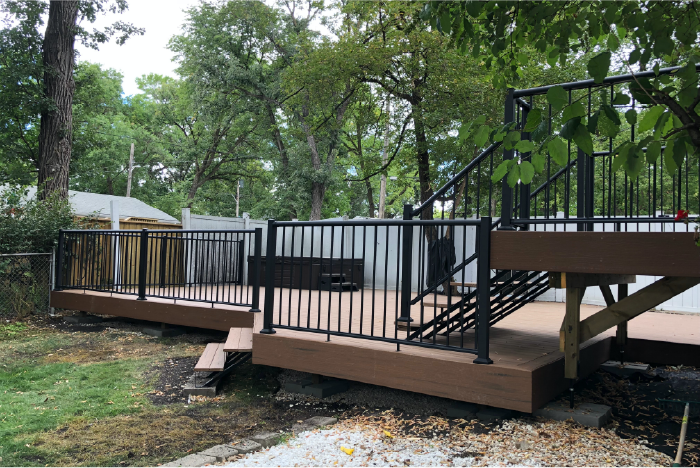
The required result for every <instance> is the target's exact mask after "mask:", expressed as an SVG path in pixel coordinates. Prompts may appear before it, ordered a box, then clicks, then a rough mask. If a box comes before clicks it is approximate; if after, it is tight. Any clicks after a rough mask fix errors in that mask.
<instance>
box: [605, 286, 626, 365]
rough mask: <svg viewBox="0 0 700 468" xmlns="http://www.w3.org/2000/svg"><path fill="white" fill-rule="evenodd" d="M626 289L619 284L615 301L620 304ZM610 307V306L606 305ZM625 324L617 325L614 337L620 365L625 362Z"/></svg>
mask: <svg viewBox="0 0 700 468" xmlns="http://www.w3.org/2000/svg"><path fill="white" fill-rule="evenodd" d="M628 292H629V291H628V289H627V285H626V284H621V285H619V286H618V287H617V301H618V302H620V301H621V300H623V299H624V298H626V297H627V294H628ZM608 307H610V304H608ZM627 323H629V321H628V320H625V321H624V322H621V323H619V324H617V333H616V335H615V343H616V344H617V348H618V350H619V351H620V363H624V362H625V345H627Z"/></svg>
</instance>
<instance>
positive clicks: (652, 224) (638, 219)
mask: <svg viewBox="0 0 700 468" xmlns="http://www.w3.org/2000/svg"><path fill="white" fill-rule="evenodd" d="M677 70H678V67H674V68H667V69H662V70H659V72H658V75H659V76H660V75H664V74H672V73H675V72H676V71H677ZM699 70H700V67H699ZM654 76H656V75H655V74H654V73H653V72H645V73H642V74H637V76H636V78H637V79H639V78H640V77H642V78H643V77H654ZM634 80H635V77H634V76H632V75H621V76H613V77H609V78H606V79H605V80H604V81H603V83H601V84H596V83H594V82H593V81H592V80H585V81H580V82H573V83H564V84H561V85H559V86H562V87H563V88H564V89H565V91H566V92H567V93H568V96H569V102H574V101H579V102H581V103H583V104H584V107H585V108H586V115H585V116H584V117H585V118H590V117H591V115H592V113H593V110H594V108H595V107H598V106H600V105H601V103H605V104H609V105H610V106H612V107H613V108H615V109H616V110H618V111H622V112H623V113H624V112H625V111H627V110H630V109H634V110H636V111H638V112H641V111H642V110H643V109H644V108H645V107H646V106H643V105H639V103H637V102H635V100H634V99H631V100H630V102H629V103H628V104H613V102H614V101H615V98H616V97H617V96H618V95H619V94H625V95H629V94H630V93H629V85H630V84H631V83H633V82H634ZM553 86H557V85H552V86H543V87H539V88H531V89H522V90H510V91H509V93H508V95H507V97H506V101H505V112H504V122H505V123H513V124H514V125H513V127H512V130H522V129H523V128H524V126H525V123H526V122H527V118H528V113H529V111H530V110H531V109H533V108H538V109H540V110H541V111H542V114H543V125H544V126H545V127H546V131H545V134H544V135H545V137H550V136H553V135H556V133H557V129H558V128H560V127H561V125H560V124H561V118H560V117H559V116H558V115H557V114H556V113H553V112H552V108H551V106H550V105H549V104H548V103H547V100H546V93H547V91H548V90H549V89H550V88H552V87H553ZM640 120H641V119H640ZM637 127H638V124H637V123H634V124H632V125H630V124H628V123H627V122H626V121H625V119H624V117H622V116H621V128H622V131H620V133H619V136H618V137H616V138H608V137H605V136H603V135H601V134H598V135H594V152H593V154H592V156H589V155H587V154H585V153H584V152H583V151H582V150H580V149H579V148H578V147H577V145H576V143H575V142H574V141H573V140H571V141H570V142H569V143H568V154H567V161H566V162H565V163H564V164H558V163H557V162H556V161H554V160H553V159H552V157H551V155H550V154H549V153H548V152H546V162H545V168H544V171H543V172H542V173H541V174H536V175H535V177H534V178H533V181H532V183H531V184H528V185H525V184H522V183H518V184H517V185H516V186H515V187H514V188H511V187H510V186H509V185H508V184H507V183H506V180H505V179H504V180H503V181H499V182H493V181H492V179H491V176H492V175H493V172H494V169H495V168H496V167H497V166H498V165H499V164H500V163H501V162H502V161H504V160H509V159H513V158H521V159H522V160H526V161H527V160H531V154H529V153H527V154H519V153H518V151H517V150H515V149H511V150H506V149H505V148H504V147H503V146H502V145H501V143H495V144H492V145H491V146H489V147H488V148H486V149H485V150H484V151H483V152H482V153H481V154H479V155H478V156H477V157H476V158H474V159H473V160H472V161H471V162H470V163H469V164H467V166H466V167H465V168H464V169H462V170H461V171H460V172H459V173H457V174H456V175H455V176H454V177H453V178H452V179H451V180H450V181H449V182H447V183H446V184H445V185H444V186H443V187H441V188H440V189H438V190H437V191H436V192H435V193H434V194H433V195H432V196H431V197H430V198H429V199H427V200H426V201H425V202H424V203H422V204H421V205H420V206H419V207H417V208H415V209H413V210H412V211H411V213H410V215H411V216H410V217H411V218H412V217H414V216H420V218H421V219H434V218H440V219H455V218H470V217H477V218H478V217H479V216H484V215H488V216H493V217H497V216H498V224H499V229H517V228H519V229H524V230H528V229H532V230H540V229H545V230H564V229H567V230H578V231H593V230H603V231H627V230H634V231H664V230H672V231H677V230H682V231H687V230H689V229H690V228H689V227H688V226H687V225H684V224H683V223H679V222H677V221H676V220H675V217H676V214H677V212H678V210H686V211H689V212H690V216H691V217H692V216H693V215H698V214H700V155H698V154H686V156H685V158H684V159H683V161H682V163H681V165H680V167H679V169H678V170H677V171H676V172H675V173H673V174H670V173H668V171H667V170H666V169H665V168H664V167H663V161H664V151H665V148H662V154H661V155H660V156H659V158H658V159H657V160H656V162H654V163H651V164H650V163H646V162H645V163H644V168H643V169H642V170H641V172H640V174H639V176H638V177H637V178H636V179H635V180H631V179H630V177H629V176H628V175H627V174H626V173H625V172H624V171H622V170H621V169H620V170H618V171H613V170H612V167H613V159H614V148H616V147H617V146H618V145H619V144H621V143H623V142H624V141H629V140H630V138H631V139H632V140H633V141H634V140H635V138H636V139H637V140H639V138H638V137H636V133H638V131H637ZM522 136H523V139H526V140H529V139H531V136H532V135H531V134H530V133H526V132H523V135H522ZM536 146H537V145H536ZM404 219H406V217H404ZM571 220H576V222H573V223H572V222H571Z"/></svg>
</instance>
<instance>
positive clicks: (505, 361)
mask: <svg viewBox="0 0 700 468" xmlns="http://www.w3.org/2000/svg"><path fill="white" fill-rule="evenodd" d="M280 293H281V297H282V299H281V301H280V299H279V298H280ZM309 293H310V294H309ZM289 294H290V291H289V290H288V289H282V290H280V289H279V288H276V290H275V296H276V305H277V306H278V307H279V304H282V315H283V317H286V316H287V311H288V309H289ZM263 295H264V292H261V296H263ZM298 295H299V291H298V290H294V291H291V298H292V312H293V313H292V314H291V317H292V319H291V324H292V325H295V324H296V323H298V322H299V320H300V319H301V321H302V323H303V324H304V325H306V319H307V318H308V320H309V323H310V324H311V325H312V326H314V325H318V324H319V323H320V324H321V327H325V326H326V324H327V323H329V308H328V304H329V302H330V306H331V307H330V323H331V324H332V325H333V326H334V327H337V326H338V324H340V325H339V327H340V330H341V331H345V330H352V331H353V332H358V331H359V327H360V324H362V327H363V332H364V333H367V332H369V331H370V330H371V329H372V328H371V327H372V324H374V330H375V334H381V333H382V332H384V333H387V336H394V333H396V334H397V336H399V337H400V336H405V334H406V331H403V330H399V331H395V329H394V327H393V323H394V322H393V314H395V308H394V306H393V305H395V304H396V299H397V298H396V294H395V292H394V291H391V290H389V291H387V292H386V294H385V293H384V292H383V291H381V290H377V291H376V292H375V294H374V297H372V292H371V290H364V291H357V292H343V293H338V292H335V293H331V294H330V301H329V293H328V292H326V291H324V292H319V291H311V292H309V291H308V290H302V291H301V296H302V298H303V301H302V302H301V307H299V306H298V304H299V302H298V301H297V299H298ZM309 297H310V299H309ZM363 297H364V299H363ZM443 298H444V296H443ZM351 300H352V311H353V315H352V318H351V317H350V310H351V309H350V303H351ZM52 301H53V306H54V307H62V308H68V309H75V310H85V311H88V312H93V313H100V314H109V315H117V316H126V317H132V318H141V319H145V320H153V321H162V322H165V323H173V324H178V325H186V326H194V327H202V328H211V329H217V330H223V331H228V330H229V329H230V328H231V327H244V328H253V330H254V331H255V333H254V334H253V362H254V363H256V364H263V365H269V366H275V367H283V368H289V369H295V370H299V371H304V372H310V373H316V374H321V375H325V376H329V377H337V378H344V379H349V380H354V381H359V382H365V383H370V384H375V385H382V386H387V387H392V388H398V389H403V390H409V391H414V392H419V393H425V394H430V395H436V396H441V397H446V398H451V399H455V400H461V401H469V402H474V403H479V404H486V405H491V406H497V407H502V408H509V409H514V410H518V411H524V412H531V411H533V410H534V409H536V408H538V407H540V406H542V405H544V404H545V403H546V402H547V401H549V400H550V399H551V398H553V397H555V396H556V395H557V394H559V393H560V392H562V391H563V390H565V389H566V388H567V385H568V383H567V381H565V380H564V378H563V375H564V361H563V353H561V352H560V351H559V328H560V326H561V323H562V319H563V317H564V304H562V303H553V302H534V303H531V304H528V305H526V306H524V307H523V308H522V309H520V310H519V311H517V312H515V313H514V314H513V315H511V316H509V317H507V318H506V319H504V320H502V321H501V322H499V323H497V324H496V325H494V326H493V327H492V328H491V339H490V345H491V346H490V349H491V358H492V359H493V361H494V363H493V364H492V365H477V364H473V362H472V361H473V359H474V355H472V354H467V353H462V352H456V351H449V350H437V349H430V348H420V347H416V346H410V345H405V344H403V345H401V347H400V351H398V352H397V346H396V344H393V343H385V342H377V341H370V340H365V339H358V338H348V337H339V336H331V337H330V341H327V338H328V337H327V336H326V335H325V334H319V333H310V332H301V331H292V330H283V329H277V330H276V331H277V332H276V333H275V334H273V335H263V334H260V333H258V332H259V330H260V329H261V328H262V314H261V313H251V312H249V311H248V309H247V308H242V307H232V306H225V305H221V304H214V305H213V306H212V305H211V304H202V303H194V302H187V301H179V300H178V301H177V303H174V301H173V300H166V299H155V298H149V299H148V300H147V301H136V300H135V297H132V296H120V295H117V294H115V295H113V296H112V297H110V295H109V294H107V293H98V292H90V291H88V292H85V293H83V292H82V291H63V292H54V293H53V295H52ZM319 301H320V304H321V305H320V307H319V305H318V304H319ZM363 301H364V302H363ZM384 301H386V304H387V309H388V318H387V326H386V327H383V326H382V323H383V314H375V317H374V319H372V315H371V304H372V303H374V304H375V305H376V306H377V307H375V311H377V310H383V304H384ZM379 304H381V305H382V308H380V307H378V305H379ZM309 305H311V309H310V310H311V314H309V313H308V311H309ZM390 306H391V307H390ZM361 309H362V310H363V311H364V312H363V313H362V316H361V318H360V314H359V311H360V310H361ZM277 310H278V309H276V311H277ZM598 310H600V307H596V306H585V305H584V306H582V310H581V311H582V315H583V316H584V317H585V316H588V315H591V314H593V313H595V312H597V311H598ZM426 313H428V314H429V315H428V316H427V317H426V316H424V318H430V317H432V311H427V312H426ZM319 315H320V317H319ZM412 315H413V318H414V320H416V322H419V320H420V307H419V306H417V305H416V306H414V308H413V310H412ZM276 321H279V320H278V316H276ZM282 323H284V322H282ZM402 334H403V335H402ZM629 336H630V341H629V344H628V346H627V354H626V356H627V359H629V360H640V361H643V362H652V363H667V364H687V365H700V316H694V315H689V314H686V315H681V314H671V313H656V312H648V313H646V314H642V315H641V316H639V317H637V318H635V319H633V320H632V321H630V324H629ZM473 339H474V338H473V331H468V332H467V333H465V336H464V346H465V347H473V345H474V344H473ZM436 341H437V342H438V343H439V342H442V343H445V344H446V343H447V337H445V336H438V337H436ZM450 343H451V344H457V343H459V344H461V337H460V336H459V334H452V335H451V336H450ZM615 354H616V346H614V331H613V330H610V331H608V332H606V333H604V334H602V335H599V336H597V337H595V338H594V339H592V340H589V341H588V342H586V343H584V344H583V346H582V352H581V375H582V376H586V375H588V374H590V373H591V372H593V371H594V370H595V369H596V368H597V367H598V366H599V365H600V363H602V362H604V361H606V360H608V359H609V358H611V357H613V358H614V357H615Z"/></svg>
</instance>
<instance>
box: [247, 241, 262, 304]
mask: <svg viewBox="0 0 700 468" xmlns="http://www.w3.org/2000/svg"><path fill="white" fill-rule="evenodd" d="M254 239H255V241H254V242H255V247H254V250H253V271H252V273H251V272H250V271H249V272H248V283H250V275H251V274H252V275H253V303H252V304H251V306H252V307H251V309H250V311H251V312H260V266H261V264H262V260H261V258H260V257H262V228H255V237H254Z"/></svg>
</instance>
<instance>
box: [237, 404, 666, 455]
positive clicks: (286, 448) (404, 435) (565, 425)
mask: <svg viewBox="0 0 700 468" xmlns="http://www.w3.org/2000/svg"><path fill="white" fill-rule="evenodd" d="M480 427H483V426H480V425H479V424H478V423H476V422H475V421H474V422H470V421H464V420H453V421H449V420H446V419H443V418H438V417H430V418H427V419H422V420H420V421H413V420H407V419H404V418H403V417H402V416H401V415H399V414H396V413H394V412H393V411H386V412H384V414H382V415H377V416H364V415H358V416H354V417H352V418H349V419H346V420H343V421H340V422H339V423H338V424H337V425H335V426H333V427H332V428H329V429H323V430H314V431H308V432H302V433H300V434H297V435H296V436H295V437H292V438H290V439H289V440H287V441H286V442H285V443H283V444H280V445H277V446H274V447H271V448H269V449H266V450H262V451H260V452H256V453H252V454H248V455H245V456H241V457H239V458H238V459H237V460H236V461H234V462H232V463H229V464H227V465H226V466H246V467H249V466H412V465H413V466H514V465H518V466H669V465H670V464H671V462H672V460H671V458H670V457H668V456H666V455H664V454H661V453H659V452H656V451H654V450H652V449H650V448H648V447H646V446H645V445H644V444H640V443H637V441H634V440H629V439H622V438H620V437H619V436H618V435H617V434H615V432H614V431H612V430H608V429H590V428H584V427H582V426H579V425H577V424H573V423H570V422H553V421H537V420H534V419H514V420H509V421H506V422H504V423H503V424H502V425H500V426H496V427H494V428H492V429H491V430H489V431H484V430H479V428H480ZM438 434H439V435H438Z"/></svg>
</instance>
